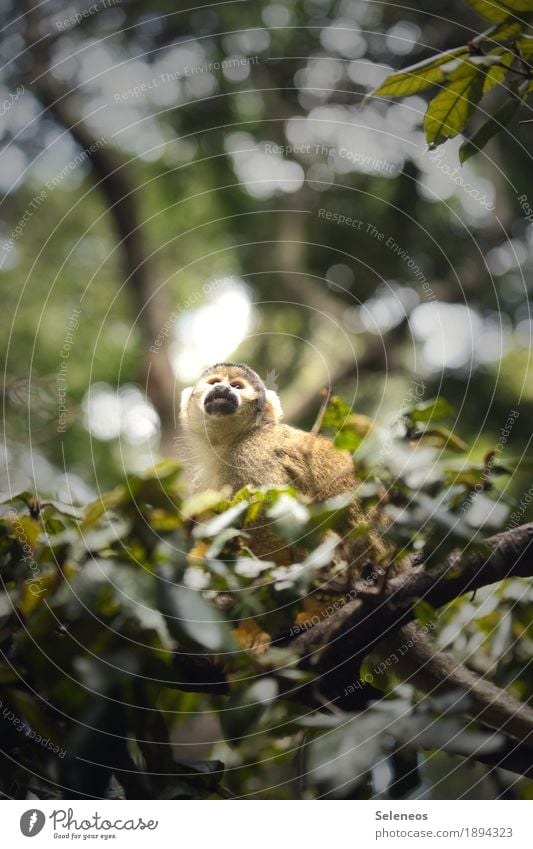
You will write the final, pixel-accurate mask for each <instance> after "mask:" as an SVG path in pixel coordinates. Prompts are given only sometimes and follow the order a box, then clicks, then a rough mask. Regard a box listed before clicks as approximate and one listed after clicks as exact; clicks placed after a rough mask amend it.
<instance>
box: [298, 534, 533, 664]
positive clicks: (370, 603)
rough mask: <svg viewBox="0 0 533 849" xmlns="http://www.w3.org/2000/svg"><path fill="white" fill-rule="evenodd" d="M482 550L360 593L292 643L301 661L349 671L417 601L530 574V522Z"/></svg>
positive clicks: (435, 600)
mask: <svg viewBox="0 0 533 849" xmlns="http://www.w3.org/2000/svg"><path fill="white" fill-rule="evenodd" d="M485 543H486V550H485V551H484V553H480V552H479V551H476V552H475V553H471V554H466V555H461V554H460V553H454V554H453V555H451V556H450V557H449V558H448V559H447V560H446V561H445V562H444V563H442V564H440V565H438V566H433V567H431V568H429V569H425V568H424V566H423V565H422V566H416V567H414V568H413V569H412V570H409V571H407V572H404V573H402V574H400V575H398V576H397V577H395V578H392V579H391V580H390V581H388V583H387V584H386V585H385V587H384V590H383V593H382V594H381V595H379V596H375V595H373V596H372V595H369V594H368V593H367V594H361V595H360V597H359V598H356V599H354V600H353V601H350V602H348V603H347V604H345V605H344V606H343V607H342V608H341V609H340V610H338V611H336V612H335V613H334V614H332V615H331V616H329V617H327V618H325V619H323V620H322V621H321V622H319V623H317V624H316V625H315V626H314V627H312V628H310V629H308V630H307V631H305V632H304V633H302V634H300V635H299V636H297V637H296V639H295V640H294V641H293V645H294V647H295V648H296V649H297V651H298V653H299V654H300V656H301V657H302V659H303V663H304V665H306V666H308V667H311V668H313V669H314V670H316V671H317V672H319V673H325V672H327V671H328V670H331V669H332V667H334V666H336V665H338V664H341V663H343V662H346V661H348V660H349V661H350V664H351V666H352V669H353V668H355V666H356V664H357V662H358V661H360V660H362V659H363V658H364V657H365V656H366V655H367V654H368V653H369V652H370V651H371V650H372V649H373V648H374V646H375V645H377V644H378V643H379V642H380V641H381V640H382V639H383V638H384V637H386V636H388V635H389V634H391V633H393V632H394V631H395V630H397V628H399V627H400V626H402V625H405V624H406V623H408V622H410V621H412V620H413V619H414V618H415V606H416V604H417V602H418V601H419V600H420V599H424V601H427V602H429V604H431V605H432V606H433V607H441V606H442V605H444V604H447V603H448V602H450V601H452V600H453V599H455V598H458V597H459V596H461V595H463V594H464V593H467V592H473V591H474V590H476V589H479V588H481V587H485V586H488V585H490V584H494V583H497V582H498V581H502V580H504V579H505V578H510V577H531V576H533V522H532V523H530V524H527V525H522V526H520V527H517V528H514V529H513V530H509V531H504V532H503V533H500V534H496V535H495V536H492V537H489V538H488V539H487V540H486V541H485Z"/></svg>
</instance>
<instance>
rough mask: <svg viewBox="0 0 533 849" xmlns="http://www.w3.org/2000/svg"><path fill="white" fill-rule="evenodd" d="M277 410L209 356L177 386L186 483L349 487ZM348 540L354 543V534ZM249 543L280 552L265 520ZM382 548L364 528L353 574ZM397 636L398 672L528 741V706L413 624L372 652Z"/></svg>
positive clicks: (314, 496)
mask: <svg viewBox="0 0 533 849" xmlns="http://www.w3.org/2000/svg"><path fill="white" fill-rule="evenodd" d="M282 416H283V413H282V409H281V404H280V401H279V398H278V396H277V395H276V393H275V392H274V391H272V390H271V389H267V388H266V387H265V385H264V383H263V381H262V380H261V378H260V377H259V375H257V374H256V372H255V371H253V370H252V369H251V368H249V367H248V366H247V365H244V364H242V363H217V364H216V365H214V366H211V367H210V368H208V369H206V370H205V371H204V372H203V373H202V375H201V376H200V379H199V380H198V382H197V383H196V385H195V386H192V387H188V388H187V389H184V390H183V392H182V396H181V410H180V418H181V422H182V425H183V429H184V433H185V437H186V442H187V445H188V451H189V454H188V458H187V464H188V468H189V472H190V474H191V477H192V483H193V487H194V489H195V490H197V491H200V490H202V489H206V488H213V487H214V488H221V487H223V486H229V487H230V488H231V491H232V492H233V493H234V492H237V491H238V490H239V489H241V488H242V487H244V486H265V485H270V486H287V485H292V486H294V487H295V488H296V489H298V490H299V492H301V493H302V494H303V495H305V496H307V497H309V498H310V499H311V500H312V501H315V502H320V501H324V500H325V499H327V498H331V497H333V496H335V495H339V494H341V493H345V492H351V493H353V492H354V490H355V489H356V488H357V486H358V481H357V479H356V476H355V473H354V467H353V461H352V457H351V455H350V454H349V453H348V452H347V451H340V450H338V449H336V448H335V447H334V446H333V444H332V443H331V442H330V440H329V439H327V438H325V437H323V436H318V435H315V434H312V433H306V432H305V431H302V430H298V429H297V428H294V427H290V426H289V425H286V424H283V423H282V422H281V419H282ZM361 520H362V514H361V512H360V508H359V507H358V506H357V503H356V502H355V503H353V504H352V505H351V507H350V513H349V515H348V519H347V523H348V525H349V526H350V527H355V526H356V525H357V523H358V522H359V521H361ZM356 544H357V545H359V546H361V542H360V541H358V542H357V543H356ZM251 548H252V550H253V551H254V553H255V554H256V555H257V556H258V557H267V558H268V557H270V558H272V559H275V560H276V561H277V562H280V560H279V556H278V555H279V554H280V552H281V556H284V555H286V553H287V547H286V546H285V547H284V546H283V543H281V541H280V540H279V538H278V537H276V535H275V534H274V533H273V532H272V531H270V530H269V528H268V526H265V525H263V526H262V525H260V524H259V523H258V527H257V529H256V530H253V534H252V542H251ZM385 553H386V547H385V546H384V544H383V543H382V542H381V541H380V539H379V537H378V536H377V535H374V536H372V535H369V537H368V538H367V540H366V550H365V551H364V552H361V551H359V552H358V551H357V549H355V548H354V549H353V550H352V552H350V554H351V559H352V564H351V566H353V564H354V562H355V569H356V572H355V580H357V578H360V576H361V571H362V568H363V566H364V557H363V555H366V559H368V558H369V557H372V556H374V557H375V558H376V557H378V558H382V557H383V556H384V554H385ZM394 568H396V569H397V568H398V566H397V564H395V567H394ZM400 568H401V566H400ZM404 568H408V566H407V564H406V565H405V566H404ZM415 635H416V638H415V639H413V637H414V636H415ZM402 640H411V642H412V643H413V645H412V648H410V649H409V651H408V652H406V653H405V655H404V656H403V657H402V660H401V662H400V663H398V664H396V665H395V668H394V672H396V673H397V674H399V677H401V678H405V677H409V678H410V680H411V681H412V682H413V683H414V684H415V686H417V687H418V688H420V689H421V690H422V691H426V692H432V691H434V690H435V689H439V690H440V689H442V688H443V687H444V688H445V689H446V690H453V689H454V688H461V689H462V690H466V691H467V692H468V695H469V697H470V701H471V706H472V708H471V710H472V713H473V714H474V715H476V718H478V719H481V720H482V721H483V722H486V723H487V724H489V725H491V726H492V727H494V728H498V729H502V730H503V731H505V733H507V734H510V735H512V736H514V737H517V738H518V739H521V740H523V739H525V738H527V737H529V738H530V741H531V740H533V710H531V709H530V708H529V707H527V706H526V705H523V704H522V703H521V702H519V701H518V700H516V699H514V698H513V697H512V696H510V695H509V694H508V693H507V692H505V691H504V690H501V689H500V688H499V687H497V686H495V685H494V684H491V683H490V682H488V681H485V680H484V679H481V678H478V676H476V675H475V674H474V673H471V672H470V671H469V670H468V669H466V667H464V666H461V665H458V664H456V663H455V661H454V660H453V659H452V658H451V657H450V656H449V655H446V654H443V653H441V652H439V651H437V650H436V649H435V648H434V646H433V644H432V642H431V640H429V639H428V638H427V637H426V636H425V634H422V633H421V632H420V630H419V629H418V627H417V625H416V623H411V624H409V625H404V626H402V627H401V628H399V629H398V631H397V632H396V634H394V635H393V636H391V637H387V638H386V639H385V640H383V642H382V643H380V648H379V652H380V654H383V652H385V654H387V653H390V652H393V651H394V650H395V649H396V648H398V645H399V642H398V641H400V642H401V641H402Z"/></svg>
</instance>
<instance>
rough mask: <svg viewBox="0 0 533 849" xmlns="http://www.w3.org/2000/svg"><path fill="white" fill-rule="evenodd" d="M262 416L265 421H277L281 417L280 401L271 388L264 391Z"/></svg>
mask: <svg viewBox="0 0 533 849" xmlns="http://www.w3.org/2000/svg"><path fill="white" fill-rule="evenodd" d="M263 418H264V419H265V420H266V421H267V422H279V421H281V419H282V418H283V410H282V409H281V401H280V400H279V398H278V396H277V395H276V393H275V392H274V390H273V389H267V391H266V393H265V407H264V410H263Z"/></svg>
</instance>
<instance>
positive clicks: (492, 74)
mask: <svg viewBox="0 0 533 849" xmlns="http://www.w3.org/2000/svg"><path fill="white" fill-rule="evenodd" d="M513 61H514V56H513V54H512V53H510V52H509V51H508V50H505V51H504V52H503V53H499V54H498V62H497V63H495V64H493V65H491V66H490V67H489V68H488V69H487V75H486V77H485V82H484V83H483V94H487V92H489V91H492V89H493V88H494V87H495V86H497V85H501V84H502V83H503V82H504V80H505V77H506V76H507V74H508V73H509V68H510V67H511V65H512V64H513ZM500 63H501V64H500ZM505 66H507V67H505Z"/></svg>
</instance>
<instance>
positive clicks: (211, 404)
mask: <svg viewBox="0 0 533 849" xmlns="http://www.w3.org/2000/svg"><path fill="white" fill-rule="evenodd" d="M281 417H282V411H281V405H280V402H279V398H278V396H277V395H276V393H275V392H274V391H273V390H271V389H267V388H266V387H265V385H264V383H263V381H262V380H261V378H260V377H259V375H258V374H256V372H255V371H253V369H251V368H249V367H248V366H247V365H244V363H217V364H216V365H214V366H210V367H209V368H208V369H206V370H205V371H204V372H203V373H202V374H201V375H200V378H199V380H198V382H197V383H196V385H195V386H189V387H187V388H186V389H184V390H183V392H182V394H181V406H180V418H181V421H182V424H183V426H184V427H185V429H186V430H189V431H191V432H192V433H194V434H196V435H198V436H201V435H202V434H204V435H205V436H207V437H209V438H210V439H212V438H213V437H214V436H215V435H216V434H217V433H220V434H221V435H223V436H224V437H225V438H226V437H227V436H228V435H230V434H231V433H233V434H235V435H236V434H239V433H244V432H247V431H249V430H251V429H252V428H255V427H261V426H264V425H266V424H269V423H272V422H278V421H279V420H280V419H281Z"/></svg>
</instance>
